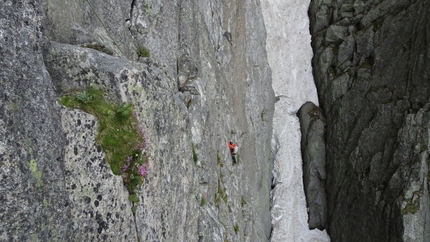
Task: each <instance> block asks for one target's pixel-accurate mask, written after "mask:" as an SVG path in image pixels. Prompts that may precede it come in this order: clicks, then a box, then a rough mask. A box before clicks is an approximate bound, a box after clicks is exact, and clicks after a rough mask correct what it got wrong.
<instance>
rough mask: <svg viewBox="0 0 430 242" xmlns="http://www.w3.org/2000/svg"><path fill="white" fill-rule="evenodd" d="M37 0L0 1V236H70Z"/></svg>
mask: <svg viewBox="0 0 430 242" xmlns="http://www.w3.org/2000/svg"><path fill="white" fill-rule="evenodd" d="M35 4H38V5H39V4H40V3H39V2H36V3H34V2H32V3H29V1H3V2H2V4H1V6H0V23H1V24H0V56H1V58H0V86H1V91H0V172H1V176H0V182H1V186H0V201H1V208H0V221H1V222H0V240H1V241H47V238H49V240H51V241H65V240H67V239H68V238H71V237H73V236H72V224H73V220H72V219H71V206H72V203H71V202H70V200H69V197H68V193H67V190H66V188H65V186H64V177H65V168H64V154H63V147H64V146H65V145H66V139H65V135H64V134H63V133H62V132H61V119H60V106H59V105H57V104H56V103H55V100H56V96H55V93H54V90H53V86H52V84H51V78H50V76H49V74H48V72H47V71H46V68H45V66H44V64H43V56H42V51H41V38H42V28H43V27H42V22H41V20H42V18H41V16H42V12H41V9H40V8H37V7H35Z"/></svg>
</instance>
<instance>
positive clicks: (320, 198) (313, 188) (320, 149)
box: [298, 102, 327, 230]
mask: <svg viewBox="0 0 430 242" xmlns="http://www.w3.org/2000/svg"><path fill="white" fill-rule="evenodd" d="M298 116H299V119H300V130H301V133H302V138H301V149H302V157H303V186H304V190H305V196H306V204H307V207H308V223H309V229H315V228H318V229H319V230H323V229H325V228H326V222H327V199H326V192H325V180H326V177H327V175H326V160H325V159H326V153H325V149H326V146H325V136H324V134H325V120H324V118H323V116H322V110H321V109H320V108H318V107H317V106H315V104H313V103H312V102H307V103H305V104H303V106H302V107H301V108H300V110H299V112H298Z"/></svg>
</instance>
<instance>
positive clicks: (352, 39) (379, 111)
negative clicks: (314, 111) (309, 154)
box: [309, 0, 430, 241]
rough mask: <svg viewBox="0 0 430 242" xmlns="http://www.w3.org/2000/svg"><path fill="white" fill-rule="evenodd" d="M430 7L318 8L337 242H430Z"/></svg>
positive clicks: (413, 0) (315, 24)
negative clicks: (429, 188) (429, 25)
mask: <svg viewBox="0 0 430 242" xmlns="http://www.w3.org/2000/svg"><path fill="white" fill-rule="evenodd" d="M429 11H430V2H429V1H424V0H399V1H352V0H351V1H348V0H345V1H321V0H314V1H312V3H311V5H310V9H309V14H310V19H311V26H310V29H311V33H312V35H313V37H312V46H313V49H314V54H315V55H314V58H313V70H314V77H315V82H316V85H317V88H318V92H319V100H320V105H321V107H322V109H323V110H324V114H325V116H326V119H327V126H326V128H327V131H326V147H327V149H326V152H327V180H326V182H327V183H326V185H327V186H326V187H327V199H328V232H329V234H330V237H331V239H332V241H429V238H430V236H429V235H430V226H429V225H430V223H429V206H430V205H429V202H428V201H429V195H428V183H429V174H430V173H429V170H428V162H429V161H428V159H427V156H428V153H429V141H428V139H427V136H428V123H426V121H425V119H426V118H425V117H427V116H428V101H429V97H430V88H429V85H430V80H429V73H428V71H429V70H430V62H429V57H430V48H429V47H430V46H429V42H428V40H429V37H430V36H429V33H430V32H429V31H428V24H427V22H428V18H429V16H430V12H429ZM352 225H353V226H352Z"/></svg>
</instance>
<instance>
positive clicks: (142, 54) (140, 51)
mask: <svg viewBox="0 0 430 242" xmlns="http://www.w3.org/2000/svg"><path fill="white" fill-rule="evenodd" d="M137 56H139V57H150V56H151V54H150V53H149V50H148V49H147V48H146V47H143V46H139V48H138V49H137Z"/></svg>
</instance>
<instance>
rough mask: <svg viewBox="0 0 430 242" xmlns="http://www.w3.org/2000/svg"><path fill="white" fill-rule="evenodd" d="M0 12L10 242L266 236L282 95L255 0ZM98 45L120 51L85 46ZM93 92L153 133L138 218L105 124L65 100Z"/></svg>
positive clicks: (20, 4) (51, 5) (0, 147)
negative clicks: (130, 108)
mask: <svg viewBox="0 0 430 242" xmlns="http://www.w3.org/2000/svg"><path fill="white" fill-rule="evenodd" d="M0 16H1V19H0V21H1V23H2V24H1V32H0V41H1V48H0V51H1V54H2V57H3V58H2V59H1V60H0V65H1V67H2V68H1V71H0V76H1V78H0V83H1V86H2V91H1V93H0V95H1V100H2V102H1V105H0V114H1V116H0V122H1V125H0V134H1V135H2V136H1V137H2V138H1V139H0V158H1V160H0V161H1V163H0V164H1V173H2V176H1V181H2V184H3V185H2V187H1V188H0V195H1V196H0V197H1V199H2V204H5V205H4V206H2V208H1V210H0V211H1V212H0V215H1V220H0V221H1V222H0V231H1V233H0V236H1V237H0V238H1V240H6V241H38V240H39V241H55V240H59V241H65V240H67V239H70V238H76V240H79V241H80V240H82V241H90V240H95V241H136V240H137V238H136V237H139V238H140V241H227V240H228V241H267V240H268V238H269V237H270V232H271V223H270V221H271V218H270V211H269V209H270V199H269V192H270V185H271V169H272V163H271V147H270V141H271V134H272V124H271V120H272V117H273V108H274V107H273V105H274V95H273V91H272V88H271V76H270V74H271V73H270V69H269V67H268V64H267V58H266V50H265V49H264V46H265V28H264V24H263V21H262V16H261V11H260V5H259V2H258V1H249V2H243V1H228V2H225V1H165V2H161V1H139V0H129V1H120V2H118V1H103V2H100V1H92V0H88V1H87V0H85V1H77V2H71V1H60V0H56V1H53V0H45V1H42V0H41V1H30V0H23V1H6V2H5V3H4V4H2V5H1V11H0ZM43 30H44V31H43ZM93 42H96V43H98V44H101V45H104V46H106V47H107V48H108V49H110V50H112V51H113V56H111V55H108V54H106V53H103V52H101V51H97V50H93V49H90V48H84V47H82V46H83V45H85V44H91V43H93ZM41 46H43V56H42V51H41ZM139 46H145V47H147V48H148V49H149V51H150V53H151V58H143V57H137V54H136V53H137V50H138V47H139ZM88 87H98V88H102V89H104V90H106V91H107V95H106V98H107V99H108V100H110V101H113V102H117V103H119V102H131V103H133V105H134V107H135V112H136V116H137V119H138V121H139V123H140V124H141V125H142V126H143V127H144V130H145V131H146V135H147V144H148V150H147V154H148V156H149V164H150V174H149V175H148V176H147V177H146V179H145V181H144V183H143V186H142V187H141V190H140V194H139V198H140V203H139V204H138V205H137V210H136V213H135V214H134V215H133V213H132V212H131V203H130V202H129V201H128V199H127V191H126V190H125V188H124V186H123V184H122V182H121V179H120V177H117V176H115V175H113V174H112V172H111V171H110V169H108V167H109V166H108V165H107V164H105V163H104V162H105V160H104V154H103V151H101V150H100V147H99V146H98V145H97V144H96V143H95V142H94V137H95V135H96V133H97V127H98V121H97V119H96V118H95V117H93V116H92V115H89V114H85V113H83V112H82V111H79V110H71V109H67V108H65V107H60V105H58V103H57V100H58V98H59V97H60V96H61V95H63V94H65V93H68V92H71V91H75V90H80V89H85V88H88ZM3 137H4V138H3ZM228 140H234V141H235V142H237V143H239V145H240V151H239V154H238V160H239V162H238V164H237V165H235V166H233V165H232V162H231V156H230V154H229V150H228V147H227V141H228ZM193 153H196V157H197V159H196V162H194V161H193V156H194V155H193Z"/></svg>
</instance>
